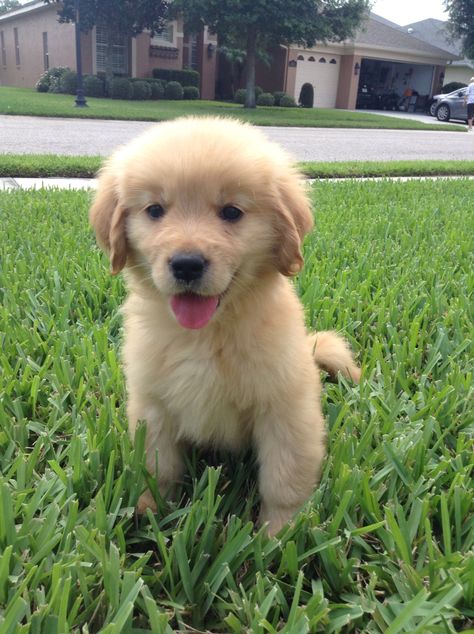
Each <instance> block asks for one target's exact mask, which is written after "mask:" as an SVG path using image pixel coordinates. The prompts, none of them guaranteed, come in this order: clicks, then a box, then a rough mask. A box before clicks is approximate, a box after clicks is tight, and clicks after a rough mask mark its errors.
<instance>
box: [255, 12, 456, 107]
mask: <svg viewBox="0 0 474 634" xmlns="http://www.w3.org/2000/svg"><path fill="white" fill-rule="evenodd" d="M458 58H459V56H458V55H457V53H454V52H453V51H452V50H449V49H447V48H445V46H444V41H443V43H440V44H439V45H436V46H435V45H433V44H432V43H428V42H426V41H424V40H423V39H420V38H418V37H415V36H414V34H412V33H410V32H408V30H407V29H405V28H404V27H401V26H399V25H397V24H395V23H393V22H390V21H389V20H385V19H384V18H382V17H380V16H378V15H376V14H374V13H370V15H369V16H368V17H367V19H366V20H365V21H364V23H363V24H362V26H361V27H360V28H359V30H358V32H357V34H356V35H355V37H354V38H353V39H352V40H346V41H344V42H340V43H327V44H316V45H315V46H314V47H312V48H310V49H305V48H299V47H297V46H292V47H290V48H285V47H280V49H278V50H275V51H273V62H272V65H271V68H268V67H266V66H264V65H263V64H260V65H259V68H258V70H257V84H258V85H260V86H261V87H262V88H263V89H264V90H270V91H273V90H285V91H286V92H288V93H289V94H290V95H292V96H294V97H295V99H296V100H298V98H299V94H300V90H301V86H302V85H303V84H304V83H310V84H312V85H313V88H314V105H315V107H320V108H347V109H354V108H356V107H364V105H368V104H369V103H370V102H369V101H368V100H367V99H365V98H364V96H365V94H368V95H370V97H371V98H372V101H371V105H370V107H374V104H376V103H377V99H379V101H380V103H385V104H386V103H388V102H387V98H388V97H389V96H392V101H391V102H390V103H395V102H396V101H397V99H398V100H401V99H402V98H403V96H404V94H407V93H408V92H410V93H415V94H417V95H419V96H420V97H423V99H424V102H426V101H427V100H428V98H429V97H430V96H432V95H433V94H434V93H436V92H439V89H440V87H441V86H442V84H443V80H444V77H445V72H446V70H445V69H446V65H447V64H450V63H454V61H456V60H457V59H458Z"/></svg>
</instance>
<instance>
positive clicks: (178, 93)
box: [165, 81, 184, 100]
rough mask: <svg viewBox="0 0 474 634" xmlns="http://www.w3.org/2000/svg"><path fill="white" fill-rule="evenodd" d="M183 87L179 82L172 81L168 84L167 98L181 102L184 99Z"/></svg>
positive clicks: (166, 89)
mask: <svg viewBox="0 0 474 634" xmlns="http://www.w3.org/2000/svg"><path fill="white" fill-rule="evenodd" d="M183 92H184V91H183V87H182V86H181V84H180V83H178V82H177V81H170V82H168V83H167V84H166V88H165V98H166V99H173V100H179V99H182V98H183Z"/></svg>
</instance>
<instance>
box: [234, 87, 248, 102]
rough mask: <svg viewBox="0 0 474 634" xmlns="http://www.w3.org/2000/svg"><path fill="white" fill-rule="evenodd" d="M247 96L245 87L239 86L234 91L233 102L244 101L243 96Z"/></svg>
mask: <svg viewBox="0 0 474 634" xmlns="http://www.w3.org/2000/svg"><path fill="white" fill-rule="evenodd" d="M246 96H247V91H246V90H245V88H239V89H238V90H236V91H235V94H234V101H235V103H245V97H246Z"/></svg>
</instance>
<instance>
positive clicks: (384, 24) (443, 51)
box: [354, 12, 458, 59]
mask: <svg viewBox="0 0 474 634" xmlns="http://www.w3.org/2000/svg"><path fill="white" fill-rule="evenodd" d="M354 44H355V45H360V44H367V45H369V46H379V47H380V48H389V49H391V50H400V51H407V50H408V51H412V52H418V53H421V54H425V55H429V56H436V57H444V58H448V59H454V58H456V57H458V55H457V54H456V53H453V52H452V50H449V49H447V48H445V47H444V41H443V47H441V46H435V45H433V44H432V43H430V42H427V41H426V40H423V39H421V38H418V37H415V35H414V34H411V33H408V30H407V27H402V26H400V25H398V24H395V23H394V22H390V20H386V19H385V18H382V17H381V16H379V15H376V14H375V13H372V12H371V13H370V15H369V17H368V19H367V20H366V21H365V22H364V23H363V25H362V26H361V28H360V29H359V31H358V32H357V34H356V36H355V38H354Z"/></svg>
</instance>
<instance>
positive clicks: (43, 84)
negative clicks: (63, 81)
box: [36, 76, 49, 92]
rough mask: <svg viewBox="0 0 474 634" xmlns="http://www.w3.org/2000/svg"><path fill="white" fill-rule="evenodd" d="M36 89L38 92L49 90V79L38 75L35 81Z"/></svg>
mask: <svg viewBox="0 0 474 634" xmlns="http://www.w3.org/2000/svg"><path fill="white" fill-rule="evenodd" d="M36 90H37V91H38V92H48V90H49V79H46V77H42V76H41V77H40V78H39V79H38V81H37V82H36Z"/></svg>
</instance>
